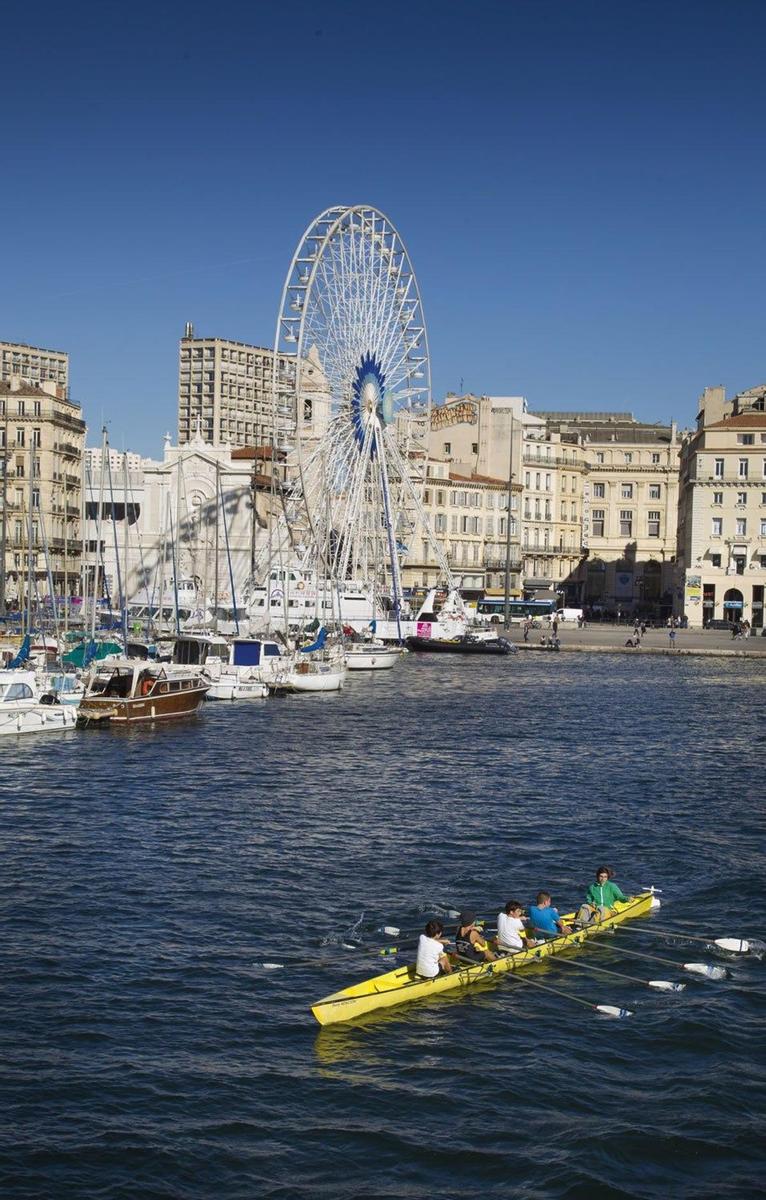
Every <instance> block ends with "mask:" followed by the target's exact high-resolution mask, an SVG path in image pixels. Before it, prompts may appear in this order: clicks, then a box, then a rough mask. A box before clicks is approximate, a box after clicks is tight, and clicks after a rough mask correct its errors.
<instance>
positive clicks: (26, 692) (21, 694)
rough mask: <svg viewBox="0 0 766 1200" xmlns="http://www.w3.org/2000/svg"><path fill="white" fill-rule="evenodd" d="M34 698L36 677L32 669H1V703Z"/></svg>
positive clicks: (12, 702)
mask: <svg viewBox="0 0 766 1200" xmlns="http://www.w3.org/2000/svg"><path fill="white" fill-rule="evenodd" d="M34 699H35V677H34V674H33V672H32V671H0V704H16V703H17V702H18V701H19V700H26V701H27V702H28V701H30V700H34Z"/></svg>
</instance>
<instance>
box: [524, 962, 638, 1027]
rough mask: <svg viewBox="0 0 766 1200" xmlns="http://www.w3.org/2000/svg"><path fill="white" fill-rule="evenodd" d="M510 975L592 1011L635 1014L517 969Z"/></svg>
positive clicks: (621, 1015) (618, 1015) (606, 1014)
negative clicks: (592, 1000) (579, 994)
mask: <svg viewBox="0 0 766 1200" xmlns="http://www.w3.org/2000/svg"><path fill="white" fill-rule="evenodd" d="M508 975H509V977H510V978H511V979H512V980H513V981H514V983H529V984H531V986H532V987H536V988H541V989H542V990H543V991H544V992H552V993H553V995H554V996H563V997H564V999H565V1000H574V1002H575V1003H576V1004H584V1005H585V1007H586V1008H589V1009H591V1011H592V1012H600V1013H604V1014H605V1016H607V1017H632V1016H633V1013H632V1012H631V1010H630V1009H629V1008H617V1007H616V1006H615V1005H613V1004H593V1003H591V1001H590V1000H583V998H582V996H574V995H573V994H572V993H571V992H562V990H561V988H554V987H551V986H550V985H549V984H547V983H538V981H537V980H536V979H530V978H529V976H528V975H517V974H516V973H515V971H509V972H508Z"/></svg>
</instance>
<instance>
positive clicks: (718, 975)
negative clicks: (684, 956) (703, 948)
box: [681, 963, 729, 979]
mask: <svg viewBox="0 0 766 1200" xmlns="http://www.w3.org/2000/svg"><path fill="white" fill-rule="evenodd" d="M681 965H682V967H683V969H684V970H685V971H691V973H692V975H704V976H705V978H706V979H728V977H729V972H728V971H727V970H726V967H713V966H711V964H710V963H682V964H681Z"/></svg>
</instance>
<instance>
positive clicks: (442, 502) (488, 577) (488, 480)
mask: <svg viewBox="0 0 766 1200" xmlns="http://www.w3.org/2000/svg"><path fill="white" fill-rule="evenodd" d="M452 466H453V464H452V463H451V462H449V461H446V460H442V461H434V460H431V461H429V464H428V477H427V480H426V486H425V488H424V490H423V507H424V510H425V514H426V517H427V519H428V522H429V526H430V529H431V532H432V535H433V538H434V540H435V541H436V542H437V543H438V546H439V549H440V550H441V553H442V554H443V556H444V558H445V559H446V561H447V562H448V564H449V567H450V570H451V572H452V575H453V578H454V579H455V582H456V584H457V586H458V587H459V588H460V589H461V590H462V591H464V592H465V593H466V594H471V593H475V594H476V595H482V594H483V593H484V591H485V590H489V591H491V590H493V589H496V588H502V587H503V586H504V581H505V560H506V536H507V519H508V481H507V479H494V478H492V477H491V476H486V475H477V474H475V473H474V474H463V473H462V472H460V471H455V470H453V469H452ZM520 492H521V485H520V484H515V485H514V492H513V501H514V511H517V510H518V503H519V494H520ZM515 526H516V518H515V517H514V524H513V526H512V531H513V529H514V528H515ZM408 550H409V553H408V555H407V558H406V561H405V563H404V566H403V568H402V583H403V585H404V587H406V588H410V589H413V590H422V589H423V588H428V587H434V586H436V584H438V583H440V582H443V574H442V571H441V568H440V565H439V560H438V556H437V555H436V553H435V552H434V548H433V545H432V544H431V543H430V541H429V539H428V537H427V536H426V535H425V534H424V531H423V530H422V529H421V528H419V527H418V529H416V530H415V531H414V534H413V537H412V538H411V539H410V543H409V547H408ZM520 568H521V561H520V559H519V556H518V550H517V549H516V548H514V549H513V550H512V554H511V588H512V590H513V592H514V594H519V586H520V579H519V572H520Z"/></svg>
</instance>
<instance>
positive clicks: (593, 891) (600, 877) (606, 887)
mask: <svg viewBox="0 0 766 1200" xmlns="http://www.w3.org/2000/svg"><path fill="white" fill-rule="evenodd" d="M611 875H612V872H611V871H610V869H609V867H599V868H598V870H597V871H596V882H595V883H592V884H591V885H590V887H589V888H588V892H587V895H586V897H585V903H584V904H583V905H582V907H581V908H580V911H579V912H578V914H577V919H578V920H579V922H580V924H581V925H589V924H590V922H591V921H595V920H601V921H603V919H604V917H609V916H611V915H612V912H613V911H614V902H615V900H622V901H624V902H626V901H627V899H628V897H627V896H626V895H625V893H624V892H623V891H622V889H621V888H619V887H618V886H617V884H616V883H612V880H611Z"/></svg>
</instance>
